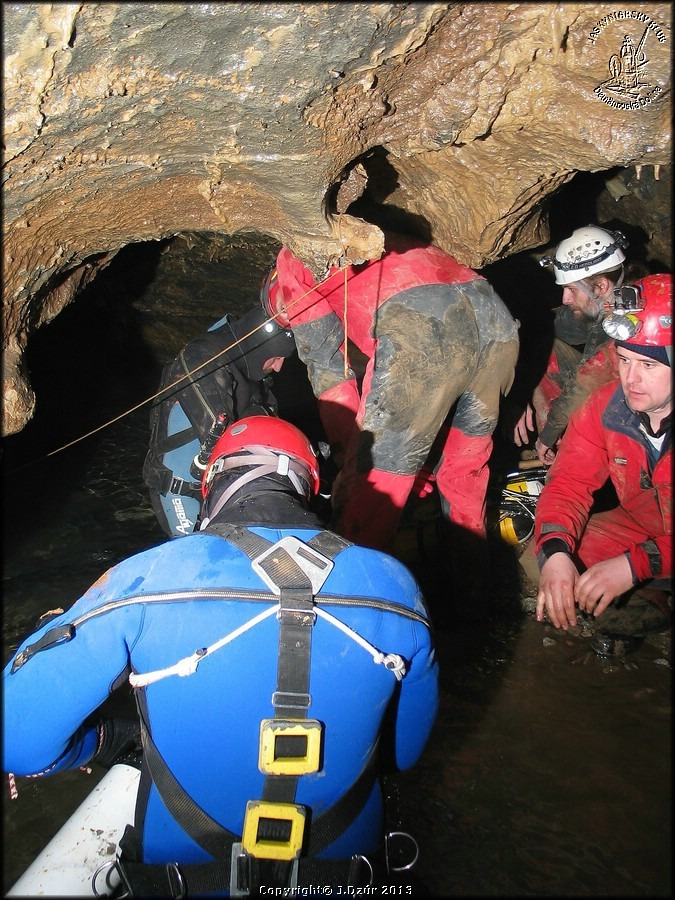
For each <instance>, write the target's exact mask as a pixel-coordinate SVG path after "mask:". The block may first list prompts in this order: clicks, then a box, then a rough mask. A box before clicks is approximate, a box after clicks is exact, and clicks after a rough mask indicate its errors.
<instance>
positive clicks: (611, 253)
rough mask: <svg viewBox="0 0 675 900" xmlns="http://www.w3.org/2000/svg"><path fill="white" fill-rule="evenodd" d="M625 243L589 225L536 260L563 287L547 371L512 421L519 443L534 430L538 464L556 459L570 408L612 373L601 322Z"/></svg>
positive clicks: (618, 278)
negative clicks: (545, 267) (525, 405)
mask: <svg viewBox="0 0 675 900" xmlns="http://www.w3.org/2000/svg"><path fill="white" fill-rule="evenodd" d="M627 246H628V241H627V240H626V239H625V238H624V236H623V235H622V234H621V233H620V232H618V231H617V232H611V231H607V230H606V229H604V228H598V227H597V226H596V225H588V226H586V227H584V228H577V230H576V231H574V232H572V234H571V235H570V236H569V237H568V238H565V240H564V241H561V242H560V244H558V246H557V248H556V251H555V253H554V255H553V257H544V258H543V259H541V260H540V262H541V264H542V265H551V266H553V272H554V275H555V283H556V284H559V285H561V286H562V288H563V294H562V303H563V305H562V307H561V308H560V309H559V310H558V312H557V314H556V319H555V326H554V328H555V339H554V342H553V349H552V351H551V355H550V358H549V360H548V363H547V367H546V372H545V373H544V376H543V378H542V379H541V381H540V382H539V384H538V385H537V386H536V388H535V390H534V393H533V396H532V400H531V402H530V403H528V405H527V407H526V409H525V411H524V412H523V414H522V415H521V417H520V419H519V420H518V422H517V423H516V426H515V428H514V430H513V440H514V442H515V443H516V444H517V445H518V446H523V445H525V444H527V443H529V441H530V432H536V433H537V438H536V442H535V448H536V450H537V455H538V457H539V460H540V462H541V463H542V465H546V466H550V465H551V463H552V462H553V460H554V459H555V454H556V448H557V445H558V442H559V440H560V437H561V436H562V434H563V432H564V430H565V428H566V426H567V423H568V421H569V417H570V415H571V414H572V413H573V412H574V410H575V409H578V408H579V407H580V406H581V404H582V403H583V402H584V400H585V399H586V397H588V395H589V394H590V393H591V392H592V391H593V390H595V388H597V387H600V385H602V384H606V383H607V382H608V381H610V380H611V379H613V378H615V377H616V360H615V357H614V355H613V352H612V347H611V342H610V340H609V338H608V337H607V335H606V334H605V332H604V331H603V328H602V323H603V320H604V318H605V316H606V315H607V314H608V311H609V308H610V306H611V303H612V299H613V293H612V292H613V290H614V288H617V287H620V286H621V284H622V283H623V280H624V265H623V264H624V260H625V258H626V257H625V255H624V252H623V251H624V250H625V248H626V247H627ZM579 345H582V349H579Z"/></svg>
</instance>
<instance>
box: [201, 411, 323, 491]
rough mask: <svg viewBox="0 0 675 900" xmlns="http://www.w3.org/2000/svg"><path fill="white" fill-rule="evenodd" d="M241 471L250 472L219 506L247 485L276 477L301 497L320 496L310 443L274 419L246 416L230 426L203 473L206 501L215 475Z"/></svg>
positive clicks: (314, 456)
mask: <svg viewBox="0 0 675 900" xmlns="http://www.w3.org/2000/svg"><path fill="white" fill-rule="evenodd" d="M242 467H246V468H247V470H248V471H246V472H245V473H242V475H241V477H240V478H238V479H236V480H235V481H234V482H232V484H231V485H230V486H229V487H228V488H227V490H226V491H225V494H224V495H223V496H221V497H220V498H219V506H221V507H222V506H223V505H224V504H225V503H226V502H227V500H228V499H229V498H230V497H231V496H232V495H233V494H234V493H235V492H236V491H238V490H239V488H241V487H243V486H244V485H245V484H248V483H250V482H251V481H255V479H257V478H262V477H264V476H266V475H273V474H277V475H285V476H286V477H287V478H288V479H289V481H290V483H291V484H292V485H293V487H294V488H295V490H296V491H297V492H298V494H300V495H301V496H304V497H307V498H309V496H310V495H311V494H318V492H319V467H318V464H317V456H316V453H315V451H314V448H313V447H312V444H311V442H310V441H309V439H308V438H307V437H305V435H304V434H303V433H302V432H301V431H300V429H298V428H296V427H295V425H291V423H290V422H286V421H284V419H277V418H276V417H275V416H247V417H246V418H244V419H239V420H238V421H236V422H233V423H232V424H231V425H228V427H227V428H226V429H225V432H224V433H223V435H222V436H221V437H220V438H219V439H218V442H217V443H216V446H215V447H214V448H213V453H212V454H211V459H210V460H209V463H208V465H207V467H206V470H205V472H204V477H203V479H202V497H203V498H204V499H206V497H207V495H208V493H209V490H210V488H211V485H212V484H213V479H214V478H215V476H216V475H218V474H220V473H221V472H226V471H231V470H232V469H240V468H242ZM223 497H224V499H223Z"/></svg>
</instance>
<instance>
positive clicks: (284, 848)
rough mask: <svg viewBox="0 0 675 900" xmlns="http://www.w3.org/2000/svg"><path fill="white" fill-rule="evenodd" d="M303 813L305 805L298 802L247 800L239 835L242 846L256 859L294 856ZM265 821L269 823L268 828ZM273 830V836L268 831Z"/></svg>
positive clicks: (303, 817) (298, 853)
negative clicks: (240, 834) (242, 825)
mask: <svg viewBox="0 0 675 900" xmlns="http://www.w3.org/2000/svg"><path fill="white" fill-rule="evenodd" d="M305 815H306V813H305V808H304V807H303V806H299V805H298V804H297V803H270V802H269V801H267V800H249V801H248V803H247V804H246V815H245V817H244V831H243V834H242V836H241V846H242V849H243V850H245V851H246V853H249V854H250V855H251V856H255V857H257V858H258V859H280V860H285V861H289V860H292V859H297V858H298V857H299V856H300V850H301V849H302V838H303V835H304V832H305ZM266 823H269V824H268V825H267V828H266ZM261 826H262V828H261ZM265 830H267V831H268V834H267V835H265ZM272 830H273V831H275V832H276V833H275V835H274V837H270V835H269V832H271V831H272Z"/></svg>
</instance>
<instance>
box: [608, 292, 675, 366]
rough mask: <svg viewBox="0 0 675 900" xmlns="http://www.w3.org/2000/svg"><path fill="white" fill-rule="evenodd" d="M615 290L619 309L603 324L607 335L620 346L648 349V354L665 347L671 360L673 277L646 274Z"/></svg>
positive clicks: (646, 353)
mask: <svg viewBox="0 0 675 900" xmlns="http://www.w3.org/2000/svg"><path fill="white" fill-rule="evenodd" d="M614 293H615V295H616V296H617V300H616V302H615V307H616V311H615V312H614V313H613V314H612V315H611V316H608V318H606V319H605V320H604V322H603V326H602V327H603V328H604V330H605V331H606V332H607V334H608V335H609V336H610V337H613V338H614V339H615V340H616V341H617V342H618V343H619V344H620V345H622V346H625V347H627V348H628V349H634V350H635V352H636V353H640V352H645V355H646V356H651V355H653V353H652V351H651V350H650V349H649V348H657V347H665V348H666V354H667V357H668V359H669V360H671V363H672V343H673V276H672V275H647V276H646V277H645V278H642V279H641V280H640V281H638V282H636V283H635V285H631V286H625V287H623V288H619V289H617V290H615V291H614ZM631 293H632V296H629V294H631ZM661 353H663V351H661Z"/></svg>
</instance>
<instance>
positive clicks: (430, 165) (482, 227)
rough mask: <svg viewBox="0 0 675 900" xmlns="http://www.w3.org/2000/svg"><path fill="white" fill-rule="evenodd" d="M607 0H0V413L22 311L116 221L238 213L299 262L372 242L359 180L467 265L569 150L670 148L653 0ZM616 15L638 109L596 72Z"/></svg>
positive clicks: (346, 254)
mask: <svg viewBox="0 0 675 900" xmlns="http://www.w3.org/2000/svg"><path fill="white" fill-rule="evenodd" d="M622 9H623V8H622ZM628 9H629V7H628V6H626V10H628ZM630 10H634V12H635V15H640V16H642V18H641V19H639V21H638V20H633V19H630V20H627V21H622V20H621V19H620V17H619V16H618V13H617V7H616V5H615V4H601V3H597V4H596V3H508V4H502V3H391V4H390V3H283V4H282V3H166V4H165V3H51V4H47V3H7V4H3V19H4V21H3V27H4V33H3V55H4V66H3V100H4V120H3V126H4V140H5V149H4V158H3V179H4V180H3V254H4V260H3V276H4V277H3V291H4V297H3V347H4V348H5V349H6V350H7V353H6V355H5V358H4V359H3V364H4V366H5V370H4V376H5V379H6V381H5V391H4V399H5V402H4V404H3V411H4V420H3V429H4V432H5V433H10V434H11V433H13V432H14V431H17V430H20V428H21V427H22V426H23V424H25V422H26V421H27V420H28V418H30V416H31V414H32V408H33V401H32V400H31V390H30V385H29V384H28V383H27V382H26V381H25V378H26V375H25V373H24V368H25V367H23V366H22V361H21V356H22V353H23V351H24V349H25V346H26V342H27V340H28V338H29V336H30V333H31V331H32V330H34V329H35V328H37V327H39V326H40V324H42V323H44V322H46V321H49V320H50V319H51V318H52V317H53V316H54V315H55V314H57V313H58V311H59V309H61V308H62V307H63V305H65V304H66V303H68V302H70V300H71V299H72V297H73V296H75V293H76V292H77V290H79V289H81V286H82V284H83V283H84V282H85V280H91V278H92V277H93V275H95V273H96V271H97V267H99V268H100V266H101V265H104V264H105V262H104V261H105V260H109V259H110V258H111V255H114V253H115V252H116V251H118V250H119V249H121V248H123V247H124V246H126V245H128V244H130V243H133V242H142V241H159V240H163V239H165V238H170V237H173V236H175V235H177V234H181V233H185V232H190V231H203V232H205V231H211V232H217V233H224V234H233V233H237V232H242V233H245V232H247V231H248V232H259V233H263V234H268V235H269V236H270V237H272V238H273V239H275V240H278V241H279V242H280V243H286V244H288V245H289V246H290V247H291V248H292V249H293V250H294V251H295V252H296V253H298V255H300V256H301V257H302V258H303V259H304V260H305V262H306V263H307V264H308V265H309V266H310V268H312V270H313V271H314V272H315V273H320V272H322V271H324V270H325V268H326V265H327V264H328V263H329V262H331V261H332V260H335V259H339V258H340V257H343V258H350V257H352V256H353V257H354V258H374V257H376V256H379V255H380V254H381V252H382V235H381V232H380V231H379V228H377V226H376V225H375V224H372V223H370V222H367V221H362V220H360V219H358V218H356V217H355V216H353V215H350V212H351V210H350V208H349V206H350V203H351V202H353V201H354V200H357V199H358V197H359V195H360V193H362V192H364V191H365V193H364V197H365V196H367V195H368V194H369V193H372V196H379V199H380V201H381V202H383V203H385V204H386V206H391V207H395V208H400V209H403V210H406V211H407V212H409V213H411V214H413V215H414V216H415V217H416V218H417V221H418V222H423V223H425V224H426V226H427V227H428V231H429V233H430V234H431V236H432V238H433V240H434V242H435V243H436V244H438V245H439V246H440V247H442V248H443V249H445V250H447V251H448V252H450V253H453V254H454V255H456V256H457V257H458V258H459V259H460V260H461V261H462V262H464V263H466V264H468V265H471V266H474V267H477V268H479V267H481V266H482V265H485V264H487V263H488V262H491V261H493V260H495V259H498V258H500V257H503V256H506V255H509V254H511V253H515V252H517V251H520V250H524V249H528V248H529V247H535V246H538V245H540V244H542V243H543V242H545V241H546V240H547V236H548V231H547V228H548V226H547V220H546V215H545V213H544V212H543V211H542V210H543V208H544V207H545V202H546V200H547V198H549V197H550V196H551V195H552V194H553V193H554V192H555V191H556V190H558V189H559V188H560V187H561V185H563V184H564V183H565V182H566V181H569V180H570V179H571V178H572V177H573V176H574V174H575V173H577V172H582V171H589V172H592V171H603V170H607V169H611V168H612V167H615V166H626V167H628V166H649V165H660V166H669V165H670V151H671V148H670V120H671V111H670V63H671V60H670V53H671V46H670V42H671V39H672V32H671V5H670V4H668V3H637V4H633V5H631V6H630ZM629 14H630V15H633V14H634V13H633V12H630V13H629ZM646 22H649V23H651V24H650V25H645V23H646ZM599 23H600V24H599ZM627 33H630V35H632V36H633V37H634V39H635V40H636V41H637V40H639V39H640V36H641V35H642V34H643V33H644V34H645V35H646V36H647V42H646V43H645V44H644V46H645V48H646V50H647V54H646V55H647V60H648V70H647V72H648V81H649V83H650V84H651V85H652V86H655V88H656V89H657V90H656V92H655V93H653V94H652V96H651V97H650V99H649V102H647V103H645V104H643V105H642V106H641V108H639V109H628V108H617V107H613V106H612V105H608V104H607V103H605V102H601V100H600V99H599V98H598V96H597V93H596V91H597V89H598V85H600V84H601V83H603V82H604V81H606V80H607V78H608V77H609V74H610V73H609V72H608V64H610V62H611V60H612V59H613V56H614V55H616V54H617V53H618V52H619V48H620V46H621V40H622V39H623V37H624V34H627ZM591 37H592V39H591ZM373 154H376V155H373ZM383 159H386V160H388V166H389V169H390V170H393V176H394V177H393V179H392V177H391V172H389V173H385V174H384V176H383V172H382V169H381V165H382V160H383ZM378 167H379V168H378ZM387 179H389V180H387ZM385 185H388V189H387V190H388V193H386V192H385V191H384V187H385ZM329 201H332V202H333V203H334V208H330V206H329ZM85 266H89V267H90V268H88V269H86V270H85V269H84V267H85ZM78 273H79V274H78Z"/></svg>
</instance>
